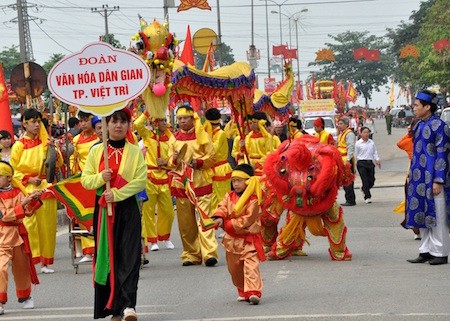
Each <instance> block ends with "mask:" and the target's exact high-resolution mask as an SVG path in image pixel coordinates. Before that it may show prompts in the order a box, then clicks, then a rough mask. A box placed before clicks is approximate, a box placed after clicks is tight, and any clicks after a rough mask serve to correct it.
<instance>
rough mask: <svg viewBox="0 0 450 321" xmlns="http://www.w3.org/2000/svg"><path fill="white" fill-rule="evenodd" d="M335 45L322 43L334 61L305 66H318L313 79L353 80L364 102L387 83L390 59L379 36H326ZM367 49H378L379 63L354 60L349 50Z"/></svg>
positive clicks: (364, 34) (345, 33)
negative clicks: (332, 55)
mask: <svg viewBox="0 0 450 321" xmlns="http://www.w3.org/2000/svg"><path fill="white" fill-rule="evenodd" d="M328 36H329V37H330V38H332V39H333V40H334V41H335V43H326V44H325V45H326V46H327V48H328V49H331V50H333V52H334V57H335V59H336V60H335V61H318V62H312V63H309V66H311V65H312V66H320V67H321V70H320V71H319V72H318V73H316V77H315V78H316V80H319V79H332V78H333V76H336V79H337V80H338V81H339V80H343V81H349V80H351V81H353V83H354V84H355V88H356V90H357V91H358V93H359V94H361V95H363V96H364V98H365V101H366V105H367V103H368V101H369V100H370V99H371V97H372V92H373V91H374V90H376V91H380V89H379V87H380V86H382V85H384V84H386V83H387V82H388V77H389V75H390V73H391V68H392V65H393V59H392V57H391V56H389V55H387V48H388V43H387V42H386V41H385V40H384V38H382V37H377V36H374V35H370V34H369V32H368V31H364V32H353V31H346V32H343V33H340V34H338V35H328ZM361 47H367V48H368V49H369V50H373V49H379V50H380V60H379V61H366V60H355V59H354V58H353V49H357V48H361Z"/></svg>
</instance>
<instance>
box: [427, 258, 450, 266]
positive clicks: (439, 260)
mask: <svg viewBox="0 0 450 321" xmlns="http://www.w3.org/2000/svg"><path fill="white" fill-rule="evenodd" d="M428 263H430V265H440V264H447V263H448V257H447V256H441V257H435V258H434V259H431V260H430V262H428Z"/></svg>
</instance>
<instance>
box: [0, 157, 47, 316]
mask: <svg viewBox="0 0 450 321" xmlns="http://www.w3.org/2000/svg"><path fill="white" fill-rule="evenodd" d="M13 175H14V171H13V168H12V167H11V165H9V164H8V163H7V162H5V161H0V314H3V313H4V308H3V305H4V304H5V303H6V302H7V301H8V292H7V291H8V266H9V262H10V261H11V262H12V271H13V274H14V282H15V284H16V294H17V298H18V299H19V302H22V303H23V304H24V305H23V308H24V309H33V308H34V302H33V298H32V297H31V284H39V280H38V278H37V275H36V270H35V268H34V264H33V262H32V257H31V251H30V244H29V243H28V234H27V231H26V229H25V226H24V225H23V223H22V222H23V219H24V217H25V216H31V215H33V214H34V211H35V210H36V209H37V208H39V207H40V206H41V203H40V201H39V199H38V197H39V196H40V195H41V194H42V191H34V192H33V193H31V194H30V195H28V196H27V192H26V191H25V187H24V186H23V185H22V183H21V182H20V181H17V180H13V179H12V177H13Z"/></svg>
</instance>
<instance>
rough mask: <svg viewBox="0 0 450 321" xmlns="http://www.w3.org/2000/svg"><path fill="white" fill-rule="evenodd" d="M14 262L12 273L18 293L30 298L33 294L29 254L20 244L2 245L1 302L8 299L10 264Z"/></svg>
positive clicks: (0, 251)
mask: <svg viewBox="0 0 450 321" xmlns="http://www.w3.org/2000/svg"><path fill="white" fill-rule="evenodd" d="M9 261H11V262H12V273H13V276H14V283H15V284H16V295H17V298H18V299H19V300H20V299H28V298H29V297H30V294H31V276H30V263H29V258H28V254H26V253H24V252H23V244H22V245H20V246H10V247H0V303H3V304H4V303H6V302H7V301H8V264H9Z"/></svg>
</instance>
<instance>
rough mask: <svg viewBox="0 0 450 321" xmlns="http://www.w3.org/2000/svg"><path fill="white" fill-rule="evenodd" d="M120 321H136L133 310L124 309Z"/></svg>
mask: <svg viewBox="0 0 450 321" xmlns="http://www.w3.org/2000/svg"><path fill="white" fill-rule="evenodd" d="M122 319H123V320H125V321H137V314H136V311H135V310H134V308H125V310H123V318H122Z"/></svg>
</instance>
